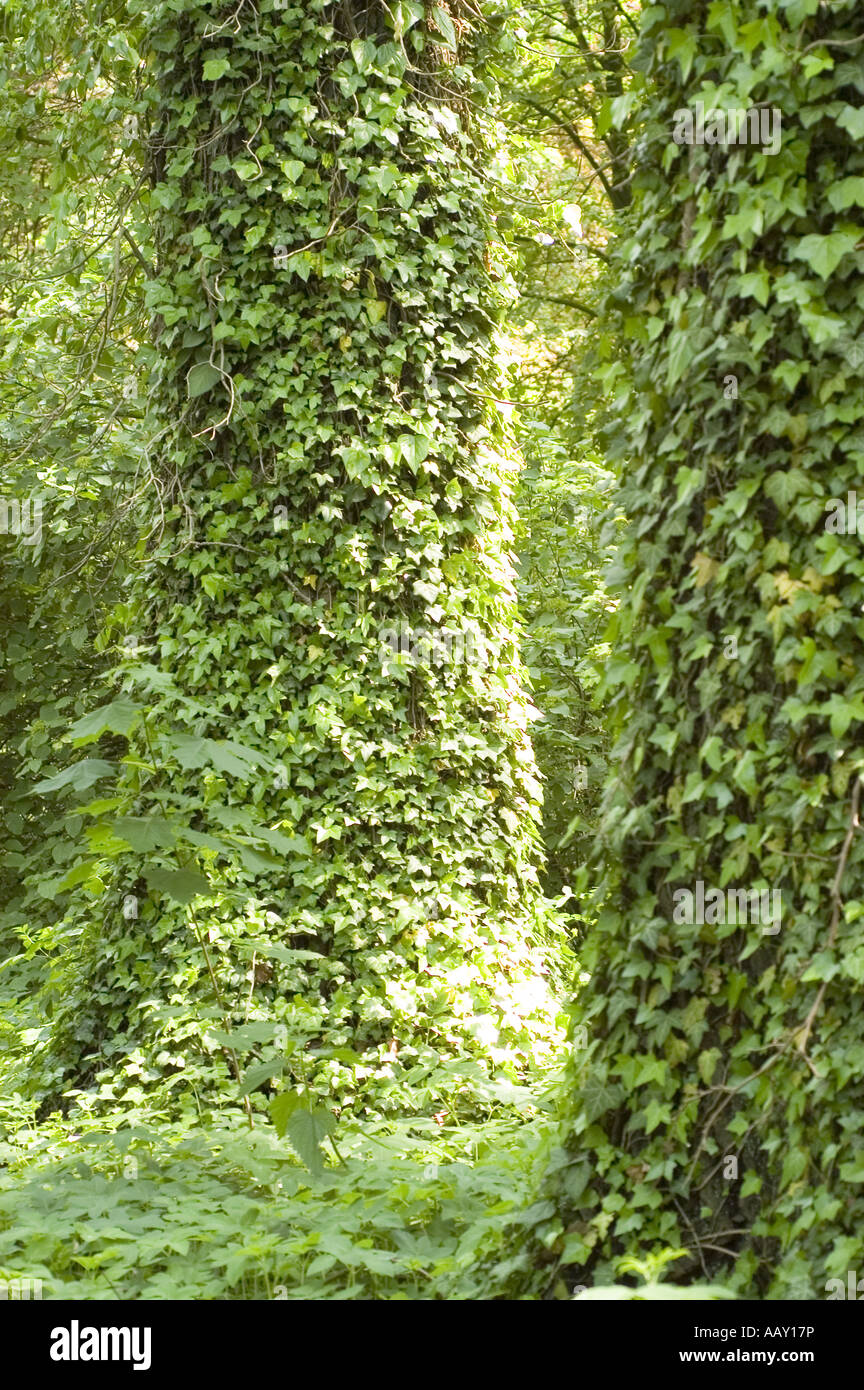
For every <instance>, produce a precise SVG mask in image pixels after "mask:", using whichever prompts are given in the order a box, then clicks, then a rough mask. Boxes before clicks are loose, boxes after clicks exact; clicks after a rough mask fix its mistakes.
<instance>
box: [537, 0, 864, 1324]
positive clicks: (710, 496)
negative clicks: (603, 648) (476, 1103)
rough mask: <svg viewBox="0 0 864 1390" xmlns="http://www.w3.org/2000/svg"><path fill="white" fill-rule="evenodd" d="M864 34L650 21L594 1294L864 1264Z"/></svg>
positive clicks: (618, 397) (582, 1022)
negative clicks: (857, 503)
mask: <svg viewBox="0 0 864 1390" xmlns="http://www.w3.org/2000/svg"><path fill="white" fill-rule="evenodd" d="M860 29H861V24H860V7H859V6H856V5H854V4H843V3H840V4H834V5H831V6H830V7H828V6H825V5H818V6H817V4H816V3H815V0H813V2H812V3H811V0H794V3H792V4H784V5H782V6H781V7H778V8H775V9H772V10H771V11H770V12H769V11H767V10H764V9H763V10H760V11H759V12H758V13H757V12H756V11H755V10H754V9H753V7H752V6H747V5H743V4H741V5H738V4H735V3H732V4H724V5H722V6H721V5H715V4H711V5H708V4H695V5H694V4H691V3H690V0H686V3H684V2H683V0H673V3H671V4H669V5H666V6H665V7H663V8H661V7H652V8H651V9H649V10H647V11H646V13H645V16H644V21H643V30H642V38H641V46H640V54H639V56H638V57H637V66H638V67H639V68H640V69H641V70H642V72H643V73H644V74H645V88H646V92H647V96H646V100H645V103H644V109H643V113H642V114H643V116H644V132H643V135H642V137H641V139H640V141H639V144H638V148H637V158H636V163H635V169H634V196H635V208H634V214H635V215H634V223H633V227H634V230H633V235H632V236H631V237H630V239H629V240H628V241H626V242H625V243H624V245H623V246H622V247H621V248H620V254H619V256H618V265H619V271H620V274H621V277H622V278H621V282H620V286H619V288H618V290H617V292H616V293H615V294H614V295H613V303H612V306H611V311H612V312H611V318H610V324H609V327H610V330H611V334H610V341H612V340H613V337H612V335H614V334H615V333H616V332H617V333H620V334H622V335H623V336H625V337H626V338H627V339H629V343H630V348H631V349H632V351H631V352H630V356H629V360H626V354H625V360H624V361H615V362H612V361H609V362H608V363H607V364H606V368H605V372H606V377H607V380H608V382H609V383H610V385H611V386H612V387H613V395H614V416H615V419H616V421H617V422H618V424H617V427H616V433H615V451H616V453H617V455H618V458H619V461H620V462H621V469H622V475H623V488H622V491H621V493H620V499H619V500H620V503H621V506H622V508H623V510H624V511H625V512H626V514H627V516H628V518H629V539H628V540H627V541H626V543H625V544H624V546H623V548H622V551H621V553H620V558H619V562H618V567H617V573H616V576H615V580H614V582H615V588H616V592H617V594H618V596H619V600H620V608H619V611H618V614H617V616H616V618H615V619H614V621H613V624H612V636H613V638H614V643H615V645H614V651H613V657H612V660H611V661H610V663H609V667H608V671H607V689H608V691H609V692H610V695H611V697H612V702H613V718H614V720H615V723H616V728H617V734H618V741H617V748H616V751H615V753H614V754H613V757H612V762H613V764H615V765H616V775H615V777H614V779H613V780H612V781H611V782H610V784H609V786H608V788H607V796H606V801H605V815H604V820H603V825H602V830H601V847H602V851H603V856H604V859H605V862H606V864H607V866H608V867H607V878H606V884H605V892H604V901H603V904H602V908H601V911H600V915H599V919H598V921H597V923H596V925H595V927H594V928H593V930H592V931H591V932H590V933H589V938H588V942H587V946H586V950H585V954H584V956H583V963H584V965H585V967H586V969H587V970H589V971H590V972H591V981H590V984H589V985H588V986H587V987H586V988H585V990H584V992H583V993H582V994H581V997H580V1000H579V1001H578V1004H577V1008H576V1029H577V1032H576V1035H575V1036H576V1041H577V1043H578V1044H580V1046H579V1047H578V1049H577V1051H576V1053H575V1068H574V1104H573V1111H572V1115H571V1120H570V1125H569V1133H570V1137H569V1140H568V1144H567V1151H566V1153H565V1154H563V1155H562V1158H561V1164H560V1166H559V1168H558V1170H557V1176H556V1183H557V1185H558V1190H559V1201H560V1210H561V1213H562V1217H563V1222H562V1227H563V1230H562V1237H563V1247H559V1248H564V1251H565V1258H566V1262H567V1263H568V1266H569V1267H570V1272H571V1273H572V1275H573V1277H574V1278H575V1279H576V1280H578V1281H579V1282H581V1283H589V1282H594V1283H598V1282H606V1281H608V1280H609V1278H610V1275H611V1276H612V1277H613V1278H614V1257H615V1256H616V1255H622V1254H624V1253H626V1252H628V1251H629V1252H637V1253H639V1254H642V1255H645V1254H648V1253H650V1252H652V1251H654V1252H657V1251H659V1249H660V1248H662V1247H670V1246H671V1247H686V1249H687V1250H688V1251H689V1252H690V1253H689V1258H688V1259H683V1258H682V1259H681V1260H680V1261H679V1263H677V1264H676V1265H675V1266H674V1271H675V1272H674V1273H673V1274H672V1275H671V1277H672V1278H673V1279H674V1278H683V1279H684V1281H685V1282H686V1281H690V1282H692V1281H693V1279H694V1278H696V1279H699V1280H702V1279H703V1278H704V1275H705V1274H709V1275H711V1276H712V1277H718V1278H723V1279H725V1280H726V1281H727V1282H732V1284H733V1285H734V1286H735V1287H737V1288H739V1289H740V1290H744V1291H747V1292H749V1294H750V1295H751V1296H760V1295H766V1294H767V1296H769V1297H772V1298H802V1297H809V1298H817V1297H825V1296H826V1284H827V1281H829V1280H830V1279H833V1278H839V1279H840V1280H841V1281H842V1282H843V1284H844V1285H845V1282H846V1278H847V1272H848V1271H850V1270H853V1269H856V1268H860V1261H861V1258H862V1255H864V1246H862V1230H864V1200H862V1196H861V1193H862V1182H864V1153H862V1141H861V1113H862V1110H864V1083H862V1065H864V1038H862V1023H864V1014H862V1004H861V988H862V983H864V944H862V937H861V913H862V911H864V890H862V875H864V842H862V836H861V832H860V830H859V825H858V815H859V795H860V787H861V783H860V781H859V777H860V776H861V774H862V769H864V663H862V636H864V627H862V617H861V613H862V603H864V558H862V551H861V540H860V537H859V536H858V535H856V534H855V530H854V516H853V519H852V521H848V517H847V522H848V524H847V526H846V534H841V533H839V532H840V528H839V526H838V525H837V524H836V522H835V518H836V516H837V515H838V514H839V513H838V510H837V509H838V506H839V502H840V501H841V500H842V502H843V504H844V514H845V511H846V505H847V503H848V501H849V496H848V495H849V494H850V493H853V494H854V493H855V492H856V490H857V492H858V493H859V495H860V494H861V492H862V440H861V432H860V417H861V414H862V409H864V399H862V362H864V353H862V352H861V350H860V343H861V338H860V336H859V335H860V334H861V328H862V310H864V250H862V247H864V213H862V211H861V208H862V206H864V146H862V143H861V137H862V135H864V110H862V102H861V93H862V91H864V79H862V69H861V51H862V48H861V44H862V40H861V36H860V32H859V31H860ZM699 102H701V103H702V104H703V108H702V110H701V112H700V108H699V106H698V103H699ZM686 108H689V110H690V112H691V115H692V117H693V119H691V120H689V121H688V119H687V117H686V116H685V114H684V112H685V109H686ZM714 108H717V109H714ZM735 108H738V109H739V110H740V111H741V112H742V113H746V134H745V141H746V143H745V142H744V141H742V139H741V128H742V123H741V121H740V118H738V117H735V116H734V115H730V113H731V112H733V111H734V109H735ZM759 113H761V114H759ZM700 116H701V118H702V119H701V122H700ZM778 118H779V122H780V124H779V126H778ZM700 131H701V139H700ZM736 134H737V138H735V135H736ZM831 499H834V502H833V503H832V501H831ZM778 895H780V896H778Z"/></svg>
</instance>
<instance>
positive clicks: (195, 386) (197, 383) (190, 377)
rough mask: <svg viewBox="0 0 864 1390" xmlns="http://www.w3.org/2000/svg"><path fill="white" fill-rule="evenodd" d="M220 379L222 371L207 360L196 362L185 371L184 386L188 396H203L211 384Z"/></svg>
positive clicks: (213, 384)
mask: <svg viewBox="0 0 864 1390" xmlns="http://www.w3.org/2000/svg"><path fill="white" fill-rule="evenodd" d="M221 380H222V373H221V372H220V371H219V370H218V369H217V368H216V367H213V366H211V364H210V363H209V362H196V363H195V366H194V367H190V368H189V371H188V372H187V373H186V387H187V390H188V392H189V395H190V396H203V395H204V392H205V391H209V390H210V388H211V386H215V385H216V382H217V381H221Z"/></svg>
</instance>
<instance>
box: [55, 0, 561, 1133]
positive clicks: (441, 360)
mask: <svg viewBox="0 0 864 1390" xmlns="http://www.w3.org/2000/svg"><path fill="white" fill-rule="evenodd" d="M487 8H488V10H489V11H490V12H491V13H489V14H487V16H486V17H485V18H483V17H481V15H480V14H479V12H478V10H477V8H476V7H475V6H474V5H469V4H462V3H458V4H457V3H455V0H451V3H450V4H449V5H445V4H441V5H430V6H426V7H424V6H422V5H419V4H414V3H398V4H390V5H385V4H383V3H374V2H373V3H365V2H364V3H357V2H356V0H344V2H343V3H339V4H332V3H325V0H304V3H303V4H285V3H282V4H275V3H273V0H261V3H260V4H242V5H241V6H240V7H239V8H232V7H231V6H229V5H222V4H216V3H213V4H195V3H187V2H186V0H172V3H170V4H156V5H153V6H150V7H148V11H147V16H148V19H147V23H148V32H147V36H146V48H147V51H149V52H150V53H151V54H152V64H151V72H152V84H153V91H154V93H155V104H154V107H153V116H152V121H151V129H150V133H149V142H150V143H149V148H150V150H151V153H152V160H153V164H152V171H151V172H152V179H151V186H150V189H149V193H148V198H149V203H150V207H151V209H152V220H153V227H154V240H153V245H152V247H150V248H145V249H146V250H149V253H150V254H152V256H153V257H154V259H155V275H154V278H153V281H152V283H151V284H150V286H149V290H148V294H149V300H150V305H151V308H152V312H153V315H154V316H155V331H154V344H155V345H154V347H153V348H152V349H151V350H147V351H145V353H144V354H143V355H144V356H147V353H148V351H149V358H148V361H149V367H148V375H147V381H146V385H145V386H144V388H143V389H145V390H146V391H147V392H148V393H149V400H150V423H151V426H152V444H151V446H150V452H149V456H148V460H149V473H148V479H147V506H148V508H149V516H148V522H149V523H151V524H152V535H151V539H150V541H149V543H148V546H147V553H146V559H145V560H143V561H142V569H141V571H140V574H139V575H138V577H137V580H136V583H135V589H134V593H133V595H132V597H131V600H130V602H129V604H128V607H127V608H126V609H124V610H123V612H121V614H120V615H119V620H120V621H122V622H123V623H124V624H125V626H126V635H125V638H123V637H120V638H118V640H120V641H121V642H122V641H124V640H125V643H126V646H127V648H130V649H131V657H130V659H129V660H128V662H127V663H126V666H125V673H126V688H127V691H128V692H130V693H131V694H133V695H135V699H133V700H132V701H131V702H130V700H129V699H128V698H127V697H126V696H124V697H123V698H122V699H121V700H119V701H117V700H115V701H114V702H113V704H112V706H111V707H110V709H108V710H107V711H106V712H105V713H104V714H103V715H96V716H94V718H93V719H92V720H91V721H90V722H89V723H85V725H84V726H83V728H79V729H78V731H77V732H78V733H79V735H80V736H81V737H82V738H83V739H85V740H86V739H88V738H89V739H92V738H95V737H97V736H99V735H100V734H105V731H107V732H108V734H111V733H112V731H113V734H114V735H117V734H121V735H125V736H128V739H129V747H130V749H131V753H132V757H131V759H130V761H129V762H127V765H126V768H125V770H124V772H123V774H122V777H121V782H120V787H121V804H120V807H119V809H120V810H121V811H123V813H124V814H123V816H121V817H117V816H116V815H115V816H113V818H112V819H111V820H110V821H106V820H102V819H100V820H99V821H98V824H99V826H101V827H102V828H101V829H99V830H97V831H96V832H93V833H94V836H95V838H94V841H93V843H94V846H95V848H96V849H97V852H98V851H100V850H101V851H103V852H104V853H105V854H106V855H108V856H109V858H110V857H111V856H112V855H115V854H116V853H117V845H118V843H125V844H126V845H128V846H132V848H133V849H134V850H135V851H137V854H134V855H133V854H131V853H129V852H127V853H126V854H125V857H123V856H122V855H121V856H120V858H119V860H118V861H116V862H118V863H119V865H120V880H118V879H116V878H115V881H114V884H113V887H112V889H111V892H110V893H109V895H108V896H109V898H110V908H109V909H108V911H107V912H106V911H105V909H104V906H101V905H100V906H98V907H96V908H95V909H93V911H92V917H93V924H92V925H91V926H90V927H89V929H88V932H87V936H86V941H85V947H84V954H83V957H82V959H83V960H84V962H85V967H84V968H85V970H86V976H87V983H86V986H85V987H84V988H82V987H81V986H80V985H79V986H78V987H77V989H76V988H75V979H74V977H77V976H78V975H79V974H80V971H81V964H80V960H78V961H77V962H76V963H75V965H74V969H73V970H72V971H71V974H70V978H68V979H67V987H68V989H69V990H70V991H71V993H70V998H71V999H72V1001H73V1002H72V1004H71V1006H70V1004H69V1002H68V1000H67V1003H66V1007H65V1009H64V1010H63V1017H62V1020H61V1021H60V1022H59V1023H58V1027H57V1030H56V1032H57V1038H58V1039H60V1040H61V1042H60V1052H61V1055H62V1056H63V1057H65V1058H66V1059H67V1061H66V1062H65V1063H64V1066H65V1072H66V1075H67V1076H68V1075H69V1071H70V1068H69V1062H68V1058H69V1057H71V1056H74V1054H75V1053H76V1052H78V1053H83V1055H84V1057H85V1062H84V1064H83V1065H82V1064H80V1063H78V1064H75V1065H74V1066H73V1069H72V1074H73V1075H76V1076H77V1078H78V1079H79V1080H81V1081H84V1082H90V1081H91V1080H92V1079H93V1078H94V1077H95V1076H100V1075H101V1078H102V1080H103V1081H108V1082H109V1084H110V1086H111V1087H112V1088H113V1089H114V1090H115V1091H116V1090H118V1089H122V1088H123V1086H124V1085H126V1084H127V1083H129V1081H130V1080H131V1081H133V1082H134V1083H135V1084H136V1085H137V1084H138V1081H139V1079H140V1078H141V1077H143V1078H144V1080H145V1081H148V1080H152V1079H156V1078H158V1077H159V1076H160V1075H161V1076H164V1075H169V1076H170V1075H171V1074H172V1072H173V1071H176V1072H177V1074H178V1078H180V1077H182V1078H184V1079H189V1080H190V1081H194V1083H195V1085H201V1084H204V1085H206V1084H208V1082H209V1081H212V1079H213V1077H214V1076H216V1075H219V1074H222V1075H224V1074H225V1066H226V1064H225V1062H224V1061H223V1058H222V1056H221V1054H220V1053H219V1051H218V1046H217V1045H218V1044H219V1043H220V1042H221V1043H223V1044H224V1046H225V1047H226V1049H227V1051H228V1053H229V1055H230V1064H231V1067H232V1068H233V1069H235V1070H236V1069H242V1068H244V1067H245V1066H246V1064H247V1062H255V1063H256V1066H257V1067H258V1068H259V1070H258V1071H256V1073H255V1076H254V1077H253V1078H251V1079H250V1084H252V1085H255V1084H262V1085H265V1084H267V1082H268V1078H270V1077H278V1076H279V1075H280V1074H281V1075H282V1077H283V1082H284V1084H287V1085H292V1084H298V1085H302V1084H303V1083H304V1082H311V1083H312V1084H313V1085H314V1087H315V1088H317V1089H319V1090H323V1091H325V1092H327V1091H328V1090H329V1091H330V1092H331V1093H332V1095H333V1097H334V1098H335V1099H336V1100H337V1101H338V1102H339V1103H340V1104H342V1105H348V1104H350V1103H351V1100H352V1098H354V1097H356V1096H357V1095H358V1094H362V1093H363V1092H364V1091H365V1089H366V1088H367V1087H368V1085H369V1084H371V1082H373V1081H374V1083H375V1086H376V1089H377V1093H378V1096H379V1099H381V1098H382V1097H384V1096H385V1095H386V1093H387V1092H388V1088H389V1093H390V1100H389V1102H388V1101H386V1099H385V1100H384V1101H383V1103H384V1104H388V1103H389V1104H390V1105H391V1106H392V1107H393V1108H400V1107H405V1108H408V1107H409V1106H416V1107H418V1108H421V1109H422V1108H424V1107H426V1106H427V1105H431V1104H432V1102H433V1101H435V1100H436V1099H440V1097H441V1096H442V1095H444V1096H448V1097H449V1098H450V1103H452V1104H458V1101H457V1100H456V1099H455V1097H456V1096H457V1095H458V1093H459V1091H460V1090H462V1091H464V1092H465V1093H466V1094H468V1093H470V1094H471V1096H473V1097H475V1098H476V1096H478V1095H480V1096H483V1095H484V1094H486V1091H485V1090H484V1087H485V1085H486V1080H485V1078H487V1077H488V1076H489V1075H490V1074H491V1071H492V1070H494V1066H493V1063H494V1064H497V1065H498V1066H500V1067H503V1068H504V1069H505V1071H509V1072H510V1074H511V1075H514V1076H515V1075H516V1074H518V1071H519V1068H520V1066H521V1064H522V1062H523V1061H524V1060H525V1057H526V1055H527V1053H528V1051H529V1050H530V1049H531V1048H532V1047H534V1046H535V1045H536V1044H537V1033H538V1030H539V1031H542V1030H543V1029H544V1028H545V1027H546V1026H547V1023H548V1018H549V1013H548V1001H547V991H546V986H545V983H544V981H543V979H542V975H543V972H544V969H545V967H544V964H543V959H544V957H543V948H542V942H543V940H544V939H545V936H544V934H545V933H547V932H548V926H547V925H546V924H545V909H544V907H543V904H542V899H541V897H540V894H539V889H538V882H537V861H538V832H537V824H536V823H537V797H538V788H537V785H536V781H535V774H534V764H533V760H532V753H531V748H530V742H529V738H528V734H527V720H528V717H529V713H530V705H529V704H528V702H527V701H526V698H525V696H524V694H523V692H522V689H521V687H520V666H519V662H518V655H517V648H516V635H517V634H516V625H515V618H514V608H513V583H512V572H511V563H510V559H509V555H508V545H509V543H510V538H511V532H510V525H511V516H512V513H511V474H512V469H513V462H512V458H511V457H509V456H508V447H509V444H508V440H507V437H506V433H505V431H504V429H503V426H502V422H501V418H500V416H499V413H498V411H497V409H496V406H495V401H494V397H495V394H496V390H499V388H498V386H497V378H498V373H497V366H496V356H495V343H494V333H495V320H496V316H497V313H498V299H499V296H498V292H497V290H496V288H495V284H494V276H495V274H496V272H495V271H494V267H490V262H489V239H490V219H489V214H488V212H487V207H486V199H487V191H486V187H485V184H486V173H485V169H484V166H485V165H486V164H487V163H488V161H489V160H490V159H491V158H492V156H493V153H494V151H493V150H492V147H491V146H490V144H489V143H488V130H487V120H488V117H487V110H488V107H489V101H490V95H491V82H490V79H489V78H488V77H487V76H486V58H487V55H488V53H489V51H490V46H492V45H493V43H494V40H495V32H496V31H497V29H498V28H499V19H498V17H496V15H495V14H494V9H495V7H494V6H489V7H487ZM490 270H491V273H490ZM142 690H144V691H149V697H148V699H147V700H146V701H143V700H142V699H141V695H140V692H141V691H142ZM136 692H137V694H136ZM142 706H143V709H142ZM123 746H125V745H123V743H122V740H121V749H122V747H123ZM117 809H118V808H117V807H116V806H114V807H112V806H107V805H106V806H100V805H98V804H97V806H96V808H95V814H96V815H97V817H99V816H100V815H102V814H103V813H107V812H108V811H116V810H117ZM100 837H101V838H100ZM86 873H87V871H86V870H82V874H84V875H85V890H86V888H87V885H88V884H89V885H90V886H91V887H92V879H86ZM115 873H116V869H115ZM202 875H204V877H206V878H207V879H208V880H209V884H207V883H205V882H204V881H203V878H202ZM101 902H102V903H104V899H103V900H101ZM72 1014H74V1018H71V1017H70V1016H71V1015H72ZM94 1044H95V1046H94ZM199 1044H200V1046H199ZM472 1058H473V1059H474V1060H472ZM490 1059H491V1061H490ZM238 1063H239V1067H238ZM409 1076H410V1080H411V1088H410V1093H409V1089H408V1086H407V1084H406V1080H405V1079H406V1077H409ZM370 1079H371V1080H370ZM234 1095H235V1096H236V1089H235V1091H234ZM433 1108H434V1106H433Z"/></svg>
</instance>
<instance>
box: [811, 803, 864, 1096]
mask: <svg viewBox="0 0 864 1390" xmlns="http://www.w3.org/2000/svg"><path fill="white" fill-rule="evenodd" d="M861 785H862V783H861V778H860V777H856V778H855V785H854V787H853V788H852V804H851V807H850V809H849V824H848V826H847V827H846V838H845V840H844V841H843V848H842V849H841V851H840V858H839V859H838V861H837V872H836V874H835V875H834V882H833V883H832V884H831V902H832V904H833V906H832V910H831V926H830V928H829V930H828V942H827V949H828V950H829V951H830V949H831V947H832V946H833V945H834V942H835V941H836V939H837V928H838V927H839V925H840V912H841V910H842V907H843V899H842V898H841V896H840V887H841V884H842V882H843V874H844V873H845V871H846V861H847V859H848V858H849V851H850V849H851V848H852V841H853V839H854V838H855V831H856V830H858V829H860V823H859V818H858V807H859V804H860V801H861ZM827 987H828V981H827V980H823V981H822V983H821V985H820V986H819V992H818V994H817V995H816V998H815V999H814V1001H813V1007H812V1008H811V1010H810V1012H809V1013H808V1015H807V1017H806V1018H805V1020H804V1023H803V1024H802V1026H801V1029H800V1030H799V1032H798V1034H797V1039H796V1046H797V1048H798V1051H799V1052H800V1053H801V1056H802V1057H803V1058H804V1060H805V1062H806V1063H807V1065H808V1066H809V1068H810V1070H811V1071H812V1072H813V1075H814V1076H819V1072H817V1071H816V1069H815V1068H814V1066H813V1063H812V1062H811V1061H810V1058H809V1057H808V1056H807V1039H808V1038H809V1037H810V1032H811V1029H812V1028H813V1021H814V1019H815V1018H816V1015H817V1014H818V1012H819V1009H820V1007H821V1004H822V1000H823V999H824V998H825V990H826V989H827Z"/></svg>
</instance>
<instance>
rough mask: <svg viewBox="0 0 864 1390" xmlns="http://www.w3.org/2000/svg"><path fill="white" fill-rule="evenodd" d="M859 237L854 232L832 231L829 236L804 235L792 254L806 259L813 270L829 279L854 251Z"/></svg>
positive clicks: (802, 259) (824, 278) (800, 258)
mask: <svg viewBox="0 0 864 1390" xmlns="http://www.w3.org/2000/svg"><path fill="white" fill-rule="evenodd" d="M857 243H858V237H857V235H856V234H853V233H852V232H830V233H829V234H828V236H818V235H816V234H815V233H814V234H813V235H811V236H805V237H802V238H801V240H800V241H799V242H798V245H797V246H796V247H795V248H794V249H793V251H792V255H793V256H794V257H796V258H797V259H798V260H799V261H806V262H807V264H808V265H809V266H810V269H811V270H815V272H816V274H817V275H819V276H821V278H822V279H823V280H827V279H828V276H829V275H831V274H832V273H833V272H834V271H835V270H836V269H837V267H838V265H839V264H840V262H841V261H842V259H843V257H844V256H846V255H848V253H849V252H850V251H854V250H855V247H856V245H857Z"/></svg>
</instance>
